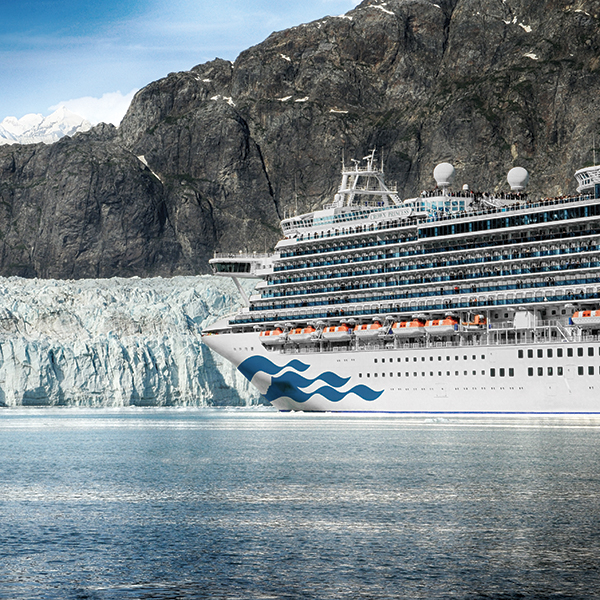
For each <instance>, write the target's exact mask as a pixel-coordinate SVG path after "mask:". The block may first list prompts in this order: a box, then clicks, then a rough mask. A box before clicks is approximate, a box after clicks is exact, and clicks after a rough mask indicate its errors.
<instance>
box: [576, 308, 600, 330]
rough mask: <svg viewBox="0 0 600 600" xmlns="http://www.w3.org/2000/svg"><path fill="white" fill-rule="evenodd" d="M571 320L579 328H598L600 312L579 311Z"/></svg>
mask: <svg viewBox="0 0 600 600" xmlns="http://www.w3.org/2000/svg"><path fill="white" fill-rule="evenodd" d="M571 320H572V321H573V324H574V325H579V327H597V326H598V325H600V310H578V311H577V312H576V313H573V316H572V317H571Z"/></svg>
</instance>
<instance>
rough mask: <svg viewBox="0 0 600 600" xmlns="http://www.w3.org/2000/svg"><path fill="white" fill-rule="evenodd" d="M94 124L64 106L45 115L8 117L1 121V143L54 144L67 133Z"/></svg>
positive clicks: (89, 127) (85, 129) (78, 130)
mask: <svg viewBox="0 0 600 600" xmlns="http://www.w3.org/2000/svg"><path fill="white" fill-rule="evenodd" d="M91 128H92V124H91V123H90V122H89V121H87V120H86V119H84V118H83V117H80V116H79V115H76V114H75V113H73V112H71V111H70V110H68V109H67V108H65V107H64V106H61V107H60V108H58V109H57V110H55V111H54V112H53V113H52V114H51V115H48V116H47V117H44V116H42V115H40V114H37V115H36V114H29V115H25V116H24V117H21V118H20V119H17V118H16V117H6V118H5V119H4V120H3V121H2V122H0V144H38V143H39V142H44V143H45V144H52V143H53V142H56V141H58V140H59V139H60V138H62V137H64V136H65V135H69V136H71V135H74V134H76V133H78V132H80V131H88V130H89V129H91Z"/></svg>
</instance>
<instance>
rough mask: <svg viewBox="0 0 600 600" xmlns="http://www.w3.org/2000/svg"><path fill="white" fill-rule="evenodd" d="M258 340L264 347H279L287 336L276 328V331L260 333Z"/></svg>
mask: <svg viewBox="0 0 600 600" xmlns="http://www.w3.org/2000/svg"><path fill="white" fill-rule="evenodd" d="M259 338H260V341H261V342H262V343H263V344H264V345H265V346H281V345H282V344H285V342H286V340H287V334H286V333H284V332H283V329H281V327H277V329H268V330H266V331H261V332H260V334H259Z"/></svg>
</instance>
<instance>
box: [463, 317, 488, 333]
mask: <svg viewBox="0 0 600 600" xmlns="http://www.w3.org/2000/svg"><path fill="white" fill-rule="evenodd" d="M462 326H463V328H464V329H466V330H467V331H478V330H480V329H485V328H486V326H487V319H486V318H485V317H484V316H483V315H475V316H474V317H473V320H472V321H466V322H465V321H463V323H462Z"/></svg>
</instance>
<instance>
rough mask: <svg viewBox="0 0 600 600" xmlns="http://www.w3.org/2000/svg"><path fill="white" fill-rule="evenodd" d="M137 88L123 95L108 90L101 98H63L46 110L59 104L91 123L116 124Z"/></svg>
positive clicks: (58, 106)
mask: <svg viewBox="0 0 600 600" xmlns="http://www.w3.org/2000/svg"><path fill="white" fill-rule="evenodd" d="M136 92H137V90H131V92H129V93H128V94H125V95H123V94H122V93H121V92H120V91H117V92H108V93H106V94H103V95H102V97H101V98H93V97H92V96H84V97H83V98H75V99H73V100H65V101H64V102H58V103H57V104H54V105H53V106H50V107H49V109H48V110H52V111H54V110H56V109H57V108H60V107H61V106H64V107H65V108H67V109H69V110H70V111H71V112H74V113H75V114H77V115H79V116H81V117H83V118H84V119H87V120H88V121H89V122H90V123H92V124H93V125H97V124H98V123H112V124H113V125H116V126H118V125H119V123H120V122H121V119H122V118H123V117H124V116H125V113H126V112H127V109H128V108H129V105H130V104H131V100H132V98H133V96H134V94H135V93H136Z"/></svg>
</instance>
